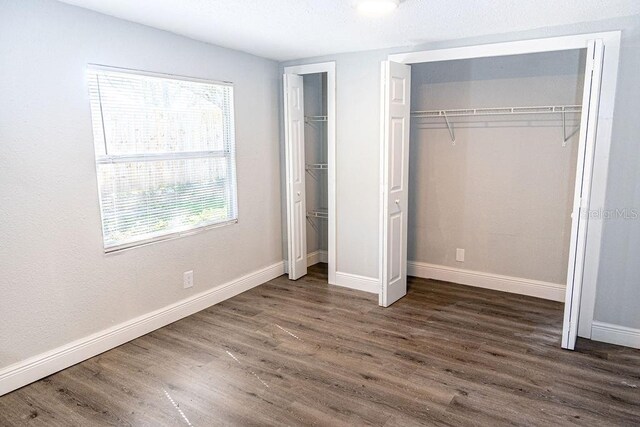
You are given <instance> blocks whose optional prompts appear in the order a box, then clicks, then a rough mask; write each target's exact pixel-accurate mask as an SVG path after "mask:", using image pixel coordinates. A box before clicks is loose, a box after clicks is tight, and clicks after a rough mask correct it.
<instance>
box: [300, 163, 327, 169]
mask: <svg viewBox="0 0 640 427" xmlns="http://www.w3.org/2000/svg"><path fill="white" fill-rule="evenodd" d="M305 169H306V170H327V169H329V165H328V164H327V163H311V164H307V165H305Z"/></svg>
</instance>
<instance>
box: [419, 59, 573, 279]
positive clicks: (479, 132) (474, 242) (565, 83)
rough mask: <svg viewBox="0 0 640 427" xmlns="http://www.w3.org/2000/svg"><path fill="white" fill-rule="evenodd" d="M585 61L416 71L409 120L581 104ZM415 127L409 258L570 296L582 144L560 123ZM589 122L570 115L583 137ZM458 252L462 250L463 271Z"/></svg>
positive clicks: (469, 63)
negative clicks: (434, 113) (545, 286)
mask: <svg viewBox="0 0 640 427" xmlns="http://www.w3.org/2000/svg"><path fill="white" fill-rule="evenodd" d="M584 62H585V58H584V52H583V54H580V51H578V50H576V51H571V52H552V53H541V54H532V55H516V56H505V57H498V58H481V59H471V60H462V61H446V62H435V63H425V64H415V65H413V66H412V80H411V89H412V90H411V92H412V93H411V104H412V107H411V109H412V110H414V111H415V110H438V109H456V108H462V109H464V108H481V107H513V106H523V107H526V106H540V105H565V104H569V105H573V104H581V103H582V84H583V79H584V69H583V68H584ZM449 121H450V123H451V124H452V126H453V129H454V132H455V136H456V141H455V145H454V144H453V143H452V141H451V137H450V135H449V131H448V130H447V127H446V125H445V122H444V120H443V119H442V118H436V119H433V118H429V119H421V118H413V119H412V120H411V146H410V167H409V227H408V228H409V230H408V235H409V239H408V241H409V244H408V259H409V260H411V261H418V262H422V263H428V264H435V265H442V266H449V267H454V268H462V269H466V270H473V271H480V272H484V273H493V274H499V275H506V276H512V277H518V278H523V279H532V280H540V281H545V282H551V283H555V284H559V285H561V286H564V283H565V281H566V278H567V261H568V254H569V241H570V231H571V210H572V205H573V192H574V181H575V166H576V159H577V153H578V150H577V149H578V133H577V132H575V133H574V136H573V137H572V138H570V139H569V141H568V144H567V146H563V138H564V137H563V129H562V116H561V115H560V114H528V115H517V116H513V115H512V116H481V117H451V118H449ZM579 121H580V114H567V129H568V132H574V131H575V130H576V128H577V126H578V123H579ZM456 248H462V249H464V250H465V260H464V262H458V261H456Z"/></svg>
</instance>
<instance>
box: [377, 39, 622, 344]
mask: <svg viewBox="0 0 640 427" xmlns="http://www.w3.org/2000/svg"><path fill="white" fill-rule="evenodd" d="M594 39H601V40H602V41H603V43H604V45H605V53H604V61H603V67H602V77H601V87H600V104H599V108H598V116H597V127H596V128H597V136H596V143H595V153H594V157H593V160H592V162H593V172H592V176H591V182H590V183H589V185H590V187H591V191H590V194H591V196H590V202H589V212H592V211H599V210H602V209H604V206H605V197H606V187H607V175H608V169H609V152H610V150H611V134H612V123H613V112H614V106H615V93H616V86H617V79H618V64H619V56H620V39H621V31H608V32H601V33H588V34H577V35H570V36H561V37H550V38H539V39H531V40H520V41H511V42H503V43H492V44H483V45H475V46H462V47H456V48H451V49H436V50H423V51H416V52H406V53H398V54H391V55H388V57H387V59H388V60H389V61H395V62H401V63H404V64H417V63H424V62H439V61H451V60H459V59H473V58H486V57H497V56H505V55H521V54H528V53H539V52H554V51H561V50H574V49H586V48H587V46H588V43H589V41H590V40H594ZM587 223H588V225H587V227H588V228H587V242H586V246H585V261H584V270H583V277H582V297H581V302H580V313H579V323H578V336H580V337H584V338H589V339H590V338H591V334H592V325H593V317H594V309H595V299H596V287H597V279H598V269H599V261H600V250H601V246H602V230H603V221H602V218H600V217H595V218H592V217H591V215H589V218H588V221H587ZM381 262H382V260H381Z"/></svg>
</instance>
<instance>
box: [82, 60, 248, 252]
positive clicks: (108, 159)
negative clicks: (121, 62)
mask: <svg viewBox="0 0 640 427" xmlns="http://www.w3.org/2000/svg"><path fill="white" fill-rule="evenodd" d="M90 71H115V72H121V73H128V74H136V75H141V76H148V77H158V78H164V79H171V80H181V81H187V82H194V83H204V84H213V85H220V86H229V87H231V89H232V96H231V98H230V104H231V105H230V107H231V120H232V123H233V146H232V149H233V156H229V155H228V154H229V153H231V150H228V149H223V150H214V151H185V152H170V153H149V154H121V155H102V156H98V155H95V154H94V166H95V173H96V187H97V195H98V205H99V207H100V223H101V225H100V229H101V231H102V233H101V234H102V248H103V251H104V253H105V254H107V255H108V254H115V253H119V252H122V251H126V250H130V249H134V248H138V247H143V246H148V245H151V244H154V243H159V242H164V241H169V240H175V239H179V238H182V237H187V236H191V235H194V234H200V233H203V232H205V231H209V230H212V229H214V228H220V227H226V226H228V225H232V224H237V223H238V220H239V216H240V215H239V208H238V179H237V171H236V169H237V163H238V162H237V156H236V154H237V145H236V126H235V123H236V109H235V85H234V83H233V82H230V81H226V80H212V79H203V78H198V77H189V76H183V75H178V74H170V73H158V72H152V71H144V70H138V69H133V68H124V67H113V66H108V65H102V64H93V63H89V64H87V66H86V70H85V76H87V75H88V73H89V72H90ZM85 85H86V87H87V89H88V88H89V85H88V81H86V80H85ZM100 114H101V115H102V111H101V112H100ZM91 120H93V116H92V117H91ZM101 120H103V118H102V117H101ZM93 143H94V146H95V136H94V137H93ZM105 144H106V139H105ZM94 153H95V148H94ZM203 158H226V159H227V162H230V161H233V163H234V165H233V168H231V170H232V171H233V173H232V176H231V177H230V179H231V181H232V183H233V188H234V190H235V191H233V194H232V196H233V206H234V212H233V218H232V219H229V220H226V221H221V222H216V223H213V224H205V225H201V226H199V227H193V228H186V229H183V230H176V231H174V232H169V233H165V234H162V235H159V236H153V237H149V238H146V239H137V240H135V241H124V242H123V243H121V244H118V245H112V246H109V247H107V246H106V241H105V240H104V238H105V235H104V229H103V226H104V225H103V224H104V223H103V218H102V215H103V207H102V198H101V197H100V182H99V180H98V179H97V177H98V168H97V166H98V165H100V164H114V163H129V162H144V161H163V160H164V161H166V160H185V159H203Z"/></svg>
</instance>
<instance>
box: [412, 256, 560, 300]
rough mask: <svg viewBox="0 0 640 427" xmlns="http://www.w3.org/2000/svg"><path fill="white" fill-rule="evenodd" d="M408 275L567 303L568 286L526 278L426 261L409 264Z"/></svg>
mask: <svg viewBox="0 0 640 427" xmlns="http://www.w3.org/2000/svg"><path fill="white" fill-rule="evenodd" d="M407 274H408V275H409V276H415V277H422V278H425V279H435V280H442V281H445V282H453V283H460V284H462V285H468V286H475V287H478V288H486V289H493V290H496V291H504V292H511V293H514V294H521V295H529V296H532V297H538V298H544V299H549V300H552V301H561V302H562V301H564V296H565V286H564V285H561V284H558V283H550V282H542V281H539V280H530V279H523V278H520V277H511V276H502V275H499V274H491V273H483V272H480V271H472V270H463V269H461V268H453V267H446V266H443V265H435V264H427V263H424V262H417V261H408V262H407Z"/></svg>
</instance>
